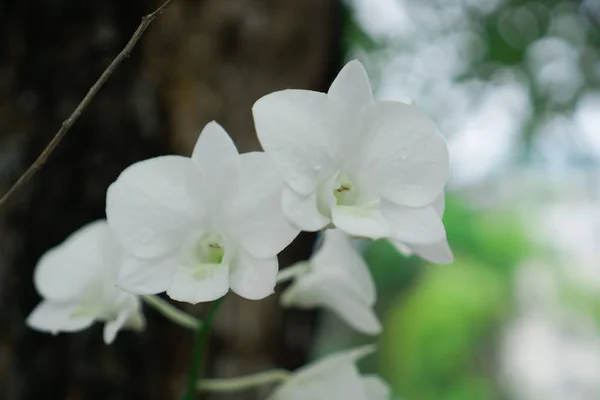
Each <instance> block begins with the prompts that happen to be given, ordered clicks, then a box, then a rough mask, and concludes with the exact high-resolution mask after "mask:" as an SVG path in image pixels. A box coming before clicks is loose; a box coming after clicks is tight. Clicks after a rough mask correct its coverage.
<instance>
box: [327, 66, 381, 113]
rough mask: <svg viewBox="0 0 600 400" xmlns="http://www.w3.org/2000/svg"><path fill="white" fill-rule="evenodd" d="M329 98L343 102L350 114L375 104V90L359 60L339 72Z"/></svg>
mask: <svg viewBox="0 0 600 400" xmlns="http://www.w3.org/2000/svg"><path fill="white" fill-rule="evenodd" d="M327 94H328V95H329V97H331V98H334V99H336V100H338V101H340V102H343V103H344V104H345V105H346V106H347V107H348V112H350V113H354V112H357V111H358V110H359V109H360V108H362V107H364V106H367V105H369V104H371V103H373V90H372V89H371V82H370V81H369V77H368V76H367V71H365V68H364V67H363V65H362V64H361V63H360V62H359V61H358V60H352V61H350V62H348V63H347V64H346V65H345V66H344V68H342V70H341V71H340V72H339V74H338V75H337V77H336V78H335V80H334V81H333V83H332V84H331V87H330V88H329V91H328V92H327Z"/></svg>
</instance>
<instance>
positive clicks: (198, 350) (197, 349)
mask: <svg viewBox="0 0 600 400" xmlns="http://www.w3.org/2000/svg"><path fill="white" fill-rule="evenodd" d="M224 297H225V296H223V297H221V298H220V299H217V300H215V301H213V302H212V303H211V304H210V306H209V307H210V308H209V310H208V315H207V316H206V320H205V321H204V323H203V324H201V325H200V326H199V327H198V330H197V333H196V341H195V343H194V355H193V358H192V364H191V366H190V372H189V376H188V382H187V389H186V391H185V395H184V396H183V400H193V399H194V394H195V392H196V380H197V379H198V373H199V371H200V365H202V360H203V359H204V353H205V351H204V350H205V347H206V341H207V339H208V335H209V333H210V328H211V326H212V323H213V320H214V318H215V315H216V314H217V310H218V309H219V306H220V305H221V303H222V301H223V298H224Z"/></svg>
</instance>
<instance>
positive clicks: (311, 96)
mask: <svg viewBox="0 0 600 400" xmlns="http://www.w3.org/2000/svg"><path fill="white" fill-rule="evenodd" d="M252 112H253V115H254V122H255V125H256V133H257V135H258V139H259V140H260V143H261V144H262V146H263V148H264V149H265V151H266V152H267V153H268V154H269V155H270V156H271V157H272V158H273V161H274V162H275V164H276V165H277V166H278V168H279V171H280V173H281V174H282V176H283V179H284V180H285V181H286V182H287V183H288V184H289V185H290V186H291V187H292V188H293V189H294V190H295V191H296V192H298V193H300V194H304V195H308V194H310V193H311V192H312V191H313V190H315V188H316V187H317V184H318V183H319V180H320V177H321V176H323V175H322V174H323V173H327V172H329V174H331V173H333V172H334V171H333V170H331V168H332V165H333V162H334V160H335V159H336V158H337V157H339V156H340V155H341V154H339V150H340V148H339V146H338V145H339V142H340V139H341V138H340V137H339V135H337V133H338V131H339V130H343V127H340V126H339V125H340V124H344V121H345V119H344V115H343V114H344V113H343V109H342V107H341V105H340V104H338V103H337V102H334V101H331V100H329V99H328V97H327V95H326V94H325V93H319V92H312V91H308V90H282V91H279V92H274V93H271V94H268V95H266V96H264V97H262V98H260V99H259V100H258V101H257V102H256V103H255V104H254V107H253V108H252Z"/></svg>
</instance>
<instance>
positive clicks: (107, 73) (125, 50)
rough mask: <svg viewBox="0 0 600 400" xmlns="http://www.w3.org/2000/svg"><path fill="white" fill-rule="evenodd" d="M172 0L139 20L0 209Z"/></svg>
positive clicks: (16, 183)
mask: <svg viewBox="0 0 600 400" xmlns="http://www.w3.org/2000/svg"><path fill="white" fill-rule="evenodd" d="M172 1H173V0H167V1H166V2H165V3H164V4H163V5H162V6H160V7H158V8H157V9H156V10H154V11H153V12H152V13H150V14H148V15H146V16H144V17H143V18H142V22H140V25H139V26H138V28H137V29H136V30H135V32H134V33H133V35H132V36H131V38H130V39H129V42H127V44H126V45H125V47H124V48H123V50H121V52H120V53H119V54H118V55H117V56H116V57H115V58H114V60H112V62H111V63H110V65H109V66H108V67H107V68H106V69H105V70H104V72H103V73H102V75H100V78H98V80H97V81H96V83H94V85H93V86H92V87H91V88H90V90H88V92H87V94H86V95H85V97H84V98H83V100H81V102H80V103H79V105H78V106H77V107H76V108H75V111H73V113H71V115H70V116H69V118H67V119H66V120H64V121H63V123H62V125H61V127H60V129H59V130H58V132H56V134H55V135H54V137H53V138H52V140H51V141H50V143H48V145H47V146H46V147H45V148H44V150H43V151H42V153H41V154H40V155H39V156H38V158H37V159H36V160H35V161H34V162H33V164H31V166H30V167H29V168H27V170H26V171H25V172H24V173H23V175H21V177H20V178H19V179H18V180H17V181H16V182H15V184H14V185H12V187H11V188H10V189H9V190H8V192H6V193H5V194H4V196H2V198H1V199H0V209H2V208H3V207H4V206H5V205H6V203H7V202H8V200H9V198H10V197H11V196H12V195H13V194H14V193H15V192H17V191H18V190H19V189H20V188H21V186H23V185H25V184H26V183H27V182H28V181H29V179H31V177H32V176H33V175H34V174H35V173H36V172H37V170H38V169H40V167H41V166H42V165H44V164H45V163H46V160H47V159H48V156H50V154H52V152H53V151H54V149H55V148H56V146H57V145H58V144H59V143H60V141H61V140H62V139H63V137H64V136H65V135H66V134H67V132H68V131H69V130H70V129H71V127H72V126H73V124H74V123H75V121H77V119H79V117H80V116H81V113H82V112H83V111H84V110H85V109H86V108H87V106H88V105H89V104H90V102H91V101H92V99H93V98H94V96H96V94H97V93H98V91H99V90H100V89H101V88H102V86H104V84H105V83H106V81H107V80H108V78H110V76H111V75H112V74H113V72H115V70H116V69H117V68H118V67H119V65H121V63H122V62H123V60H125V59H126V58H128V57H129V55H130V54H131V51H132V50H133V48H134V47H135V45H136V44H137V42H138V41H139V40H140V38H141V37H142V35H143V34H144V32H145V31H146V29H147V28H148V26H149V25H150V24H151V23H152V21H154V19H155V18H156V17H157V16H158V15H159V14H160V13H162V12H163V11H164V10H165V9H166V8H167V7H168V6H169V4H171V2H172Z"/></svg>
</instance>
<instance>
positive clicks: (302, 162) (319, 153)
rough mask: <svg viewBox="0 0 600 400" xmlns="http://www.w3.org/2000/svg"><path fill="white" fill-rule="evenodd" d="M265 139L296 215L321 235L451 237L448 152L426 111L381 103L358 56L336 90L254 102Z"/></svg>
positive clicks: (289, 211) (413, 239)
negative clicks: (446, 217)
mask: <svg viewBox="0 0 600 400" xmlns="http://www.w3.org/2000/svg"><path fill="white" fill-rule="evenodd" d="M253 115H254V121H255V124H256V131H257V134H258V138H259V139H260V142H261V144H262V146H263V148H264V149H265V152H267V154H269V155H270V156H271V157H272V158H273V160H274V162H275V163H276V165H277V167H278V168H279V170H280V172H281V174H282V176H283V178H284V180H285V181H286V183H287V186H286V188H285V189H284V191H283V195H282V205H283V208H284V212H285V214H286V216H287V217H288V218H289V219H290V221H292V222H293V223H294V224H295V225H296V226H297V227H299V228H301V229H302V230H307V231H317V230H320V229H322V228H324V227H327V226H330V225H334V226H335V227H337V228H339V229H341V230H343V231H345V232H346V233H348V234H350V235H354V236H359V237H369V238H382V237H386V238H391V239H394V240H397V241H401V242H410V243H415V244H422V243H432V242H437V241H441V240H443V239H444V238H445V231H444V226H443V224H442V222H441V219H440V217H439V215H438V214H437V213H436V212H435V209H434V208H433V207H432V206H431V203H432V202H433V201H434V199H435V198H436V197H437V196H438V195H439V194H440V193H441V192H442V190H443V188H444V185H445V183H446V180H447V177H448V172H449V171H448V169H449V166H448V148H447V146H446V142H445V140H444V138H443V137H442V136H441V135H440V134H439V132H438V130H437V127H436V125H435V123H434V122H433V121H432V120H431V118H429V117H428V116H427V115H426V114H425V113H424V112H422V111H421V110H419V109H418V108H417V107H415V106H413V105H409V104H404V103H401V102H375V101H374V100H373V95H372V91H371V85H370V83H369V78H368V76H367V74H366V72H365V70H364V68H363V66H362V64H361V63H360V62H358V61H356V60H355V61H351V62H349V63H348V64H347V65H346V66H345V67H344V68H343V69H342V71H341V72H340V73H339V75H338V76H337V78H336V79H335V81H334V82H333V84H332V85H331V87H330V89H329V92H328V93H320V92H313V91H308V90H283V91H279V92H275V93H271V94H269V95H266V96H264V97H262V98H261V99H259V100H258V101H257V102H256V103H255V104H254V107H253Z"/></svg>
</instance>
